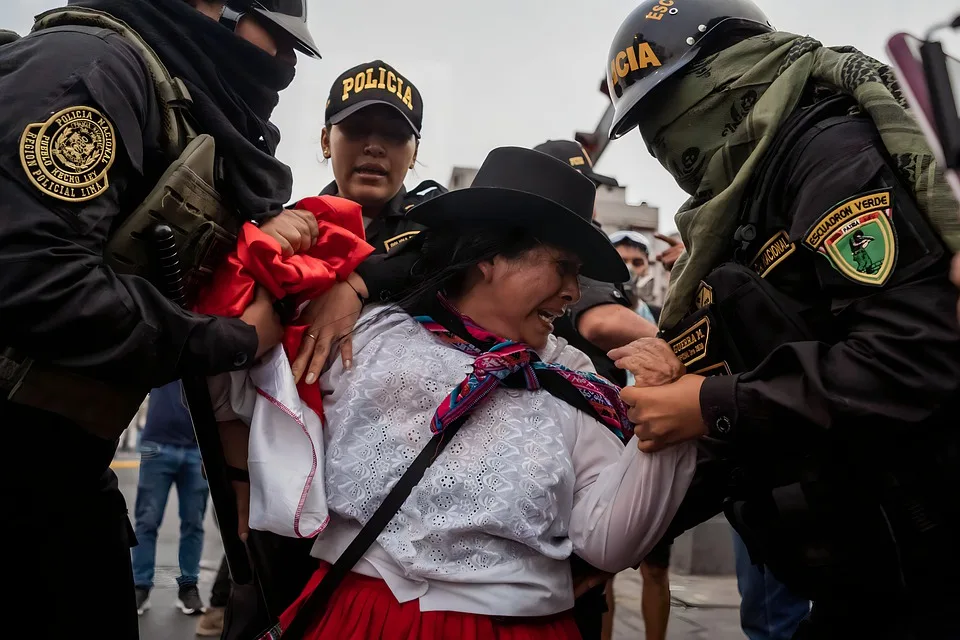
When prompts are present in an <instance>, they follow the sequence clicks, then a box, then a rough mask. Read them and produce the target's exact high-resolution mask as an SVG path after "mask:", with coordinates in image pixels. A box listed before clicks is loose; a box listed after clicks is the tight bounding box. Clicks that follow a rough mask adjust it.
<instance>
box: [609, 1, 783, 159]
mask: <svg viewBox="0 0 960 640" xmlns="http://www.w3.org/2000/svg"><path fill="white" fill-rule="evenodd" d="M770 31H773V27H772V25H771V24H770V21H769V20H768V19H767V17H766V16H765V15H764V14H763V12H762V11H760V9H759V8H758V7H757V6H756V5H755V4H753V3H752V2H749V0H683V1H682V2H681V1H680V0H647V1H646V2H643V3H642V4H640V6H638V7H637V8H636V9H634V10H633V12H632V13H631V14H630V15H629V16H628V17H627V18H626V20H624V22H623V24H622V25H621V27H620V30H619V31H618V32H617V35H616V36H615V37H614V39H613V44H612V45H611V47H610V55H609V56H608V60H609V61H610V64H609V67H608V68H607V88H608V89H609V93H610V99H611V100H612V101H613V105H614V108H615V114H614V117H613V124H612V125H611V127H610V137H611V138H612V139H616V138H619V137H621V136H623V135H624V134H626V133H627V132H629V131H630V130H631V129H633V128H634V127H636V126H637V123H638V121H639V119H640V117H641V114H642V112H643V104H641V103H642V102H643V101H644V99H645V98H646V97H648V96H650V95H651V94H652V93H654V92H655V90H656V89H657V88H658V87H661V85H663V84H664V83H667V82H669V80H670V78H671V77H673V76H675V75H676V74H679V73H683V72H684V70H685V69H687V67H689V66H690V64H691V63H693V62H694V61H695V60H697V59H699V58H703V57H704V56H707V55H710V53H713V52H716V51H719V50H721V49H724V48H726V46H727V45H729V44H733V43H734V42H737V41H739V40H741V39H743V38H747V37H750V36H753V35H757V34H760V33H767V32H770ZM648 144H649V141H648Z"/></svg>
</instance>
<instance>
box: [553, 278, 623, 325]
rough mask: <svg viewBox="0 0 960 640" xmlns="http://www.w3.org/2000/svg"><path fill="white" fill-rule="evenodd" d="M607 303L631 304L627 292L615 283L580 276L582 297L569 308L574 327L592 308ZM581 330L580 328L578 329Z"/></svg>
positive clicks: (568, 311)
mask: <svg viewBox="0 0 960 640" xmlns="http://www.w3.org/2000/svg"><path fill="white" fill-rule="evenodd" d="M605 304H619V305H622V306H624V307H629V306H630V301H629V300H627V296H626V294H624V293H623V291H622V290H621V289H620V288H619V287H618V286H617V285H615V284H611V283H609V282H600V281H598V280H591V279H590V278H584V277H581V278H580V299H579V300H578V301H577V303H576V304H574V305H571V306H570V308H569V309H567V313H569V314H570V321H571V322H572V323H573V326H574V327H577V326H578V325H579V322H580V316H582V315H583V314H584V313H586V312H587V311H590V309H593V308H594V307H599V306H602V305H605ZM578 331H579V329H578Z"/></svg>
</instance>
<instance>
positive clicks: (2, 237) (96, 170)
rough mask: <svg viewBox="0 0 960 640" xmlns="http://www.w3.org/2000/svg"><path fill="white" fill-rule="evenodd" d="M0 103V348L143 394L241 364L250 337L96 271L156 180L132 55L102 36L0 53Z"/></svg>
mask: <svg viewBox="0 0 960 640" xmlns="http://www.w3.org/2000/svg"><path fill="white" fill-rule="evenodd" d="M0 95H3V114H2V117H0V343H3V344H4V345H5V346H12V347H15V348H16V349H18V350H20V351H21V352H23V353H26V354H27V355H29V356H31V357H33V358H34V359H37V360H42V361H48V362H52V363H56V364H61V365H64V366H67V367H70V368H71V369H73V370H75V371H77V372H78V373H82V374H87V375H91V376H94V377H100V378H105V379H112V378H122V379H124V380H126V381H128V382H138V381H142V382H143V383H144V384H146V385H148V388H149V387H151V386H159V385H161V384H163V383H166V382H168V381H170V380H173V379H176V378H177V377H178V373H179V372H182V371H186V370H190V371H194V372H201V373H218V372H222V371H228V370H232V369H236V368H240V367H242V366H243V365H244V364H246V363H247V362H248V361H250V360H252V358H253V356H254V354H255V353H256V348H257V337H256V332H255V331H254V330H253V328H252V327H250V326H248V325H246V324H245V323H243V322H241V321H240V320H237V319H225V318H212V317H202V316H195V315H192V314H188V313H186V312H184V311H183V310H181V309H180V308H179V307H178V306H177V305H175V304H173V303H172V302H169V301H168V300H167V299H166V298H164V296H163V295H161V293H160V292H159V291H158V290H157V289H156V288H155V287H154V286H153V285H151V284H150V283H149V282H147V281H146V280H144V279H142V278H137V277H129V276H123V275H117V274H116V273H114V272H112V271H111V270H110V269H109V268H107V267H106V266H104V264H103V257H102V250H103V247H104V244H105V240H106V238H107V236H108V234H109V233H110V231H111V229H113V228H114V227H115V226H116V225H117V224H118V223H119V222H120V221H122V219H123V218H124V216H125V215H126V214H129V213H131V212H132V211H133V210H134V209H135V208H136V206H137V205H138V204H139V203H140V201H141V200H142V198H143V197H144V196H145V195H146V194H147V193H148V192H149V190H150V189H151V188H152V187H153V185H154V184H155V182H156V180H157V178H159V174H160V172H162V170H163V169H164V168H165V166H164V163H163V161H162V159H161V158H160V155H159V154H160V152H159V139H160V138H159V136H160V131H161V130H160V114H159V111H158V106H157V102H156V97H155V89H154V85H153V83H152V82H151V80H150V76H149V72H148V70H147V68H146V66H145V63H144V61H143V59H142V58H141V57H140V56H139V54H138V53H137V52H136V51H135V50H134V49H133V47H132V45H130V44H128V43H127V42H126V41H125V40H123V39H122V37H121V36H119V35H117V34H116V33H114V32H112V31H109V30H106V29H95V28H86V27H59V28H54V29H46V30H44V31H41V32H38V33H36V34H32V35H30V36H27V37H25V38H23V39H21V40H19V41H17V42H15V43H13V44H9V45H6V46H4V47H2V48H0ZM85 136H90V137H89V138H88V139H85ZM83 145H86V146H83ZM48 149H49V152H50V156H51V160H50V161H49V162H47V163H44V161H43V158H44V157H45V156H46V154H47V150H48ZM88 152H89V153H99V154H101V162H99V163H97V164H95V165H93V166H92V167H90V168H89V174H87V175H85V176H82V177H81V178H79V179H78V178H75V177H73V176H66V175H65V174H62V173H60V172H62V171H63V170H65V169H66V170H67V173H69V168H70V166H71V162H73V163H74V165H76V163H77V162H82V160H83V155H82V154H84V153H88ZM71 153H73V154H74V155H73V156H71ZM30 154H36V155H37V156H38V157H39V158H40V159H41V161H40V162H39V163H38V164H39V165H45V164H46V165H48V166H41V167H36V166H33V165H32V164H31V162H30V159H31V158H30V157H29V156H30ZM24 156H28V157H27V158H25V157H24ZM78 158H79V160H78ZM24 165H28V166H27V167H25V166H24ZM28 168H29V169H30V172H29V173H28ZM58 176H60V178H61V179H60V182H65V183H67V184H69V183H71V182H78V181H89V180H88V178H91V179H93V184H92V186H88V187H86V188H80V187H65V186H64V185H61V184H58V181H57V178H58ZM91 195H92V196H93V197H88V196H91ZM58 196H59V197H58ZM84 198H88V199H84Z"/></svg>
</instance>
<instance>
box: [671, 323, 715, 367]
mask: <svg viewBox="0 0 960 640" xmlns="http://www.w3.org/2000/svg"><path fill="white" fill-rule="evenodd" d="M709 342H710V319H709V318H701V319H700V320H698V321H697V322H695V323H694V324H693V326H691V327H690V328H689V329H687V330H686V331H684V332H683V333H681V334H680V335H679V336H677V337H676V338H674V339H673V340H671V341H670V342H669V343H668V344H669V345H670V347H671V348H672V349H673V352H674V353H675V354H676V356H677V359H678V360H679V361H680V362H682V363H683V364H684V366H686V367H689V366H690V365H692V364H693V363H694V362H697V361H698V360H702V359H703V358H706V357H707V345H708V344H709Z"/></svg>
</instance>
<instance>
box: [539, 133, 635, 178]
mask: <svg viewBox="0 0 960 640" xmlns="http://www.w3.org/2000/svg"><path fill="white" fill-rule="evenodd" d="M533 150H534V151H539V152H540V153H545V154H547V155H548V156H553V157H554V158H556V159H557V160H560V161H562V162H566V163H567V164H569V165H570V166H571V167H573V168H574V169H576V170H577V171H579V172H580V173H582V174H583V175H585V176H587V177H588V178H590V180H592V181H593V184H595V185H597V186H599V185H601V184H605V185H607V186H609V187H619V186H620V183H619V182H617V180H616V179H615V178H611V177H609V176H602V175H600V174H599V173H595V172H594V171H593V163H592V162H590V156H589V155H587V152H586V150H584V148H583V145H581V144H580V143H579V142H574V141H573V140H547V141H546V142H544V143H543V144H541V145H537V146H536V147H534V148H533Z"/></svg>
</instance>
